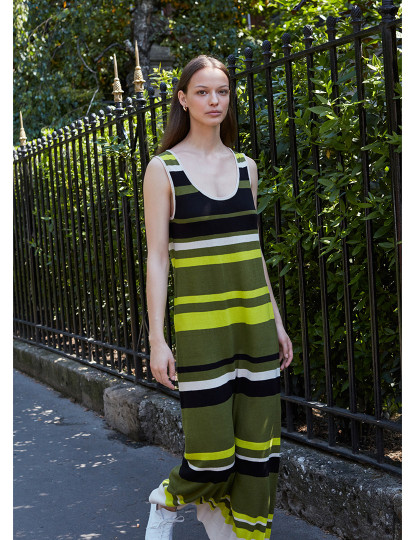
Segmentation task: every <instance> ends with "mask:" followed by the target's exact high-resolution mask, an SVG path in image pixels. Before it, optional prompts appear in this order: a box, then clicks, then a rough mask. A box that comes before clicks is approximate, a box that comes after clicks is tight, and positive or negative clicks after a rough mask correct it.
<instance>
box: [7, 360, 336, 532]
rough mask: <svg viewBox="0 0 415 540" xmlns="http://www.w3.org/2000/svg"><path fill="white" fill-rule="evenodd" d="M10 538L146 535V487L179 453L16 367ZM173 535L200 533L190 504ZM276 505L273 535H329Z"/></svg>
mask: <svg viewBox="0 0 415 540" xmlns="http://www.w3.org/2000/svg"><path fill="white" fill-rule="evenodd" d="M13 383H14V390H13V404H14V453H13V455H14V458H13V459H14V490H13V498H14V500H13V504H14V511H13V524H14V535H13V538H16V539H20V538H23V539H25V540H121V539H125V540H133V539H134V540H144V536H145V528H146V525H147V517H148V512H149V508H150V505H149V503H148V501H147V499H148V495H149V493H150V492H151V490H152V489H153V488H154V487H156V486H157V485H158V484H159V483H160V482H161V480H163V479H164V478H166V477H167V475H168V473H169V471H170V469H171V468H172V467H173V466H174V465H177V464H178V463H179V462H180V458H178V457H177V456H174V455H172V454H170V453H169V452H167V451H165V450H163V449H161V448H159V447H155V446H145V445H142V444H139V443H135V442H132V441H129V440H128V439H127V438H126V437H124V436H123V435H120V434H119V433H117V432H115V431H114V430H112V429H110V428H108V426H107V425H106V423H105V421H104V419H103V418H101V417H100V416H99V415H97V414H95V413H94V412H93V411H90V410H88V409H85V408H84V407H82V406H81V405H79V404H76V403H73V402H72V401H71V400H70V399H68V398H66V397H63V396H61V395H60V394H59V393H58V392H56V391H54V390H52V389H50V388H49V387H47V386H45V385H43V384H41V383H39V382H37V381H35V380H33V379H31V378H30V377H28V376H26V375H23V374H22V373H19V372H18V371H16V370H14V373H13ZM179 513H180V514H183V515H184V516H185V522H184V523H178V524H176V525H175V528H174V538H175V540H179V539H180V540H206V539H207V538H208V537H207V535H206V532H205V530H204V527H203V525H202V524H201V523H200V522H199V521H197V519H196V509H195V507H194V506H189V507H186V508H184V509H182V510H181V511H180V512H179ZM335 538H337V537H335V536H332V535H329V534H326V533H324V532H323V531H321V530H320V529H318V528H317V527H313V526H311V525H309V524H308V523H306V522H305V521H302V520H301V519H298V518H296V517H294V516H291V515H289V514H286V513H285V512H283V511H280V510H278V511H276V513H275V516H274V521H273V527H272V535H271V539H272V540H277V539H284V540H331V539H335Z"/></svg>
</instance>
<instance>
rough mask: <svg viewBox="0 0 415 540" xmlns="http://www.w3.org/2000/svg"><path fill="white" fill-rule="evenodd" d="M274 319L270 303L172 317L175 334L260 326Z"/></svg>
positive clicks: (180, 314)
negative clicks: (232, 325)
mask: <svg viewBox="0 0 415 540" xmlns="http://www.w3.org/2000/svg"><path fill="white" fill-rule="evenodd" d="M273 318H274V313H273V310H272V304H271V302H267V303H266V304H262V305H260V306H255V307H250V308H246V307H231V308H228V309H218V310H212V311H211V312H206V311H203V312H195V313H179V314H177V315H175V316H174V325H175V328H176V332H186V331H188V330H208V329H210V328H220V327H222V326H229V325H230V324H236V323H244V324H260V323H263V322H266V321H269V320H270V319H273Z"/></svg>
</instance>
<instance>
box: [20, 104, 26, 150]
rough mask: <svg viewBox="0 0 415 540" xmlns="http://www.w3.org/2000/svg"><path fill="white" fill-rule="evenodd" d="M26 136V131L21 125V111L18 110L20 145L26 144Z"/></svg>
mask: <svg viewBox="0 0 415 540" xmlns="http://www.w3.org/2000/svg"><path fill="white" fill-rule="evenodd" d="M26 141H27V138H26V133H25V130H24V127H23V116H22V111H20V146H24V145H25V144H26Z"/></svg>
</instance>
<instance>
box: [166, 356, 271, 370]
mask: <svg viewBox="0 0 415 540" xmlns="http://www.w3.org/2000/svg"><path fill="white" fill-rule="evenodd" d="M278 359H279V353H278V352H277V353H274V354H268V355H266V356H250V355H249V354H238V353H237V354H234V355H233V356H232V357H231V358H224V359H223V360H218V361H217V362H212V363H210V364H204V365H203V366H181V367H177V369H176V371H177V373H192V372H195V371H208V370H210V369H216V368H219V367H222V366H226V365H227V364H232V362H234V361H236V360H249V361H250V362H252V363H253V364H260V363H262V362H272V360H278Z"/></svg>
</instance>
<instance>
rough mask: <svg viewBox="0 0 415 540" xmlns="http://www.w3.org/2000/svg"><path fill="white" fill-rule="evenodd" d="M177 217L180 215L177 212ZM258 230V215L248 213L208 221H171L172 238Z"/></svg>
mask: <svg viewBox="0 0 415 540" xmlns="http://www.w3.org/2000/svg"><path fill="white" fill-rule="evenodd" d="M176 217H177V218H178V217H179V216H178V215H177V214H176ZM250 230H252V231H253V232H257V231H258V224H257V216H256V215H255V214H248V215H244V216H236V217H229V218H219V219H211V220H208V221H196V222H193V223H175V222H174V220H172V221H171V222H170V232H169V234H170V238H171V239H172V240H173V241H174V240H175V239H176V238H179V239H182V238H193V237H197V236H207V235H209V234H223V233H231V232H239V231H250Z"/></svg>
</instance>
